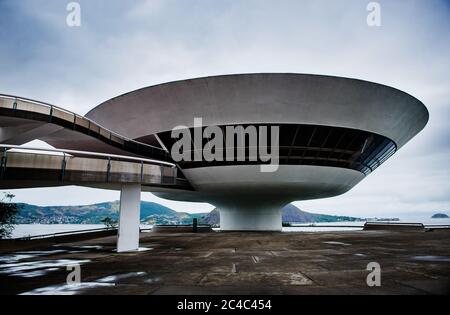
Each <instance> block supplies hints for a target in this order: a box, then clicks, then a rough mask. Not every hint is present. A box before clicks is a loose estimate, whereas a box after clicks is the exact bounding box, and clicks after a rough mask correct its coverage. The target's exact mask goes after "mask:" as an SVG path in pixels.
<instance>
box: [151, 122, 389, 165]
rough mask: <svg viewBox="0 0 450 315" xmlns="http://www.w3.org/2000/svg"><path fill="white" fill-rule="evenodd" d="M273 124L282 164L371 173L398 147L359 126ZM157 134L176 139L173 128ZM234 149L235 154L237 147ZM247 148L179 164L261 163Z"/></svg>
mask: <svg viewBox="0 0 450 315" xmlns="http://www.w3.org/2000/svg"><path fill="white" fill-rule="evenodd" d="M255 126H256V128H257V130H259V127H260V126H267V127H268V128H267V129H268V131H269V135H270V125H267V124H264V125H255ZM274 126H278V127H279V130H280V134H279V137H280V138H279V144H280V145H279V155H280V162H279V164H281V165H318V166H330V167H341V168H349V169H354V170H358V171H360V172H363V173H364V174H369V173H370V172H372V171H373V170H375V169H376V168H377V167H378V166H380V165H381V164H382V163H383V162H384V161H386V160H387V159H388V158H389V157H390V156H392V155H393V154H394V153H395V151H396V149H397V147H396V145H395V143H394V142H393V141H392V140H390V139H388V138H386V137H384V136H381V135H378V134H374V133H370V132H367V131H362V130H357V129H350V128H341V127H330V126H320V125H295V124H283V125H274ZM243 127H244V128H245V127H247V126H246V125H244V126H243ZM225 128H226V126H221V129H222V130H223V135H224V137H225V136H226V133H225ZM190 132H191V135H193V128H191V129H190ZM158 136H159V138H160V139H161V141H162V142H163V143H164V144H165V146H166V147H167V148H168V149H169V150H170V149H171V147H172V145H173V144H174V143H175V142H176V141H177V139H173V138H171V132H170V131H168V132H162V133H159V134H158ZM269 139H270V136H269ZM235 140H236V139H235ZM207 142H208V140H207V139H203V146H204V145H205V144H206V143H207ZM224 144H225V141H224ZM245 144H246V145H247V146H248V144H249V141H248V138H247V137H246V142H245ZM269 145H270V141H269ZM235 146H236V141H235ZM234 151H235V155H236V148H235V150H234ZM245 151H246V159H245V161H236V160H235V161H231V162H230V161H213V162H207V161H181V162H179V163H178V164H179V166H180V167H181V168H182V169H188V168H196V167H206V166H217V165H239V164H240V165H249V164H262V162H261V161H260V160H259V159H258V161H256V162H254V161H250V160H249V158H248V156H249V149H248V147H246V150H245ZM191 156H192V155H191ZM224 160H225V159H224Z"/></svg>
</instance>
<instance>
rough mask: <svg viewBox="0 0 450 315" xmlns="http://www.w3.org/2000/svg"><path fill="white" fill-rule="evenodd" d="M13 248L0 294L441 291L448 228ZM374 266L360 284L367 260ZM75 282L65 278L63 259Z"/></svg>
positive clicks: (4, 258) (0, 275)
mask: <svg viewBox="0 0 450 315" xmlns="http://www.w3.org/2000/svg"><path fill="white" fill-rule="evenodd" d="M140 238H141V240H140V246H141V250H140V251H139V252H132V253H121V254H118V253H116V252H115V251H114V248H115V245H116V237H112V236H110V237H104V238H97V239H93V240H89V241H86V240H84V241H80V242H74V243H65V244H57V245H55V244H50V243H48V244H47V245H46V246H44V245H42V243H41V245H40V247H39V248H38V249H27V250H22V251H16V252H14V251H11V249H9V250H7V249H6V248H5V247H1V243H0V252H2V254H1V255H0V293H1V294H20V293H31V294H55V293H56V294H220V295H227V294H448V293H450V231H448V230H442V231H432V232H401V231H357V232H328V233H324V232H318V233H316V232H314V233H276V232H272V233H268V232H266V233H262V232H260V233H240V232H214V233H199V234H194V233H178V234H174V233H172V234H164V233H151V232H150V233H142V234H141V236H140ZM370 262H378V263H379V264H380V265H381V286H380V287H368V286H367V284H366V277H367V275H368V274H369V271H367V270H366V267H367V264H368V263H370ZM74 263H79V264H80V265H81V281H82V283H81V285H78V286H76V285H75V286H74V285H72V286H67V285H65V283H66V277H67V275H68V274H69V273H70V271H68V270H67V269H66V266H67V265H70V264H74Z"/></svg>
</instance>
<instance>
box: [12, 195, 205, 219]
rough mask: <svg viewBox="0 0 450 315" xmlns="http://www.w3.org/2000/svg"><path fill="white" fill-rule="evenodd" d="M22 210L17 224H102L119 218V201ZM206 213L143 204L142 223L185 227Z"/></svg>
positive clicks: (31, 206)
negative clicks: (107, 219)
mask: <svg viewBox="0 0 450 315" xmlns="http://www.w3.org/2000/svg"><path fill="white" fill-rule="evenodd" d="M18 205H19V206H20V208H21V210H20V211H19V214H18V216H17V220H16V221H17V223H18V224H28V223H41V224H100V223H101V220H102V219H104V218H106V217H109V218H111V219H113V220H118V218H119V207H120V203H119V201H112V202H103V203H97V204H93V205H86V206H49V207H40V206H35V205H30V204H25V203H21V204H18ZM204 215H205V214H204V213H203V214H192V215H191V214H189V213H184V212H176V211H175V210H172V209H170V208H167V207H165V206H162V205H160V204H158V203H154V202H146V201H142V202H141V222H143V223H150V224H155V223H156V224H185V223H191V222H192V218H194V217H201V216H204Z"/></svg>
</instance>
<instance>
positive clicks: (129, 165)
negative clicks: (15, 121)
mask: <svg viewBox="0 0 450 315" xmlns="http://www.w3.org/2000/svg"><path fill="white" fill-rule="evenodd" d="M0 150H1V151H0V159H1V164H0V189H16V188H32V187H51V186H65V185H79V186H89V187H98V188H105V189H120V187H121V185H122V184H140V185H145V187H146V190H151V187H152V186H157V187H167V188H171V189H187V190H190V189H191V188H190V185H189V183H188V182H187V181H186V180H184V179H183V178H179V177H178V176H177V175H178V171H177V168H176V166H175V165H173V164H170V163H166V162H160V161H153V160H148V159H143V158H135V157H128V156H118V155H106V154H101V153H90V152H78V151H68V150H66V151H63V152H59V151H57V150H54V151H53V150H52V151H48V150H45V151H44V150H42V149H34V148H23V147H18V146H11V145H0Z"/></svg>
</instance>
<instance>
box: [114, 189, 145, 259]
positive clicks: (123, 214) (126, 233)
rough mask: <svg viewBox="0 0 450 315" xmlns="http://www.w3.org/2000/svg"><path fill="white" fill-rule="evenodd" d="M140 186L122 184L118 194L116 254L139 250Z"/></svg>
mask: <svg viewBox="0 0 450 315" xmlns="http://www.w3.org/2000/svg"><path fill="white" fill-rule="evenodd" d="M140 213H141V185H140V184H123V185H122V190H121V192H120V214H119V232H118V238H117V252H119V253H120V252H128V251H134V250H138V249H139V223H140Z"/></svg>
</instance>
